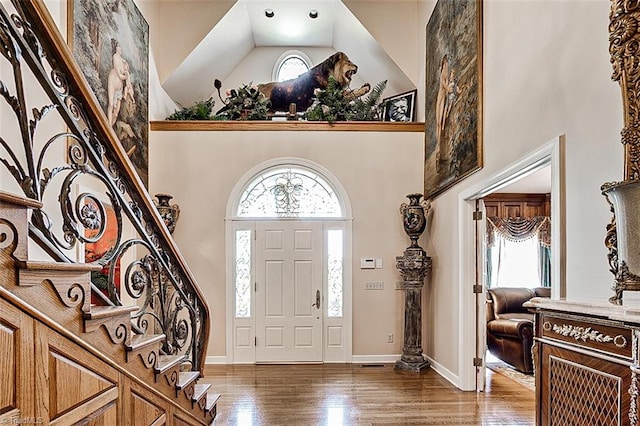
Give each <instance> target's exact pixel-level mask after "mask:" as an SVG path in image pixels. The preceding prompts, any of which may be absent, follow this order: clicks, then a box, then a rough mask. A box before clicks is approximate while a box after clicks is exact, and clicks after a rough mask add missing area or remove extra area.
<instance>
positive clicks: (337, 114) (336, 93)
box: [303, 77, 387, 123]
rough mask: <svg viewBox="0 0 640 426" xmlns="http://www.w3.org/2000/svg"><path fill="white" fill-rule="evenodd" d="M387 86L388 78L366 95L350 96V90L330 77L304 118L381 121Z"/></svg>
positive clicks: (310, 119)
mask: <svg viewBox="0 0 640 426" xmlns="http://www.w3.org/2000/svg"><path fill="white" fill-rule="evenodd" d="M386 87H387V80H384V81H381V82H380V83H378V84H376V85H375V86H374V87H373V89H371V92H369V94H368V95H367V96H366V97H360V98H355V99H352V98H349V97H348V96H347V94H348V92H346V93H345V90H344V89H342V88H341V87H340V85H339V84H338V82H337V81H336V80H335V79H334V78H333V77H329V82H328V84H327V88H326V89H325V90H317V91H316V93H315V94H314V96H315V101H314V102H313V104H312V105H311V106H310V107H309V109H307V111H305V113H304V114H303V118H305V119H306V120H309V121H328V122H329V123H333V122H336V121H379V120H380V114H381V105H380V102H379V101H380V96H381V95H382V92H383V91H384V89H385V88H386Z"/></svg>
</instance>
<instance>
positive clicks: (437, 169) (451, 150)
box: [424, 0, 482, 198]
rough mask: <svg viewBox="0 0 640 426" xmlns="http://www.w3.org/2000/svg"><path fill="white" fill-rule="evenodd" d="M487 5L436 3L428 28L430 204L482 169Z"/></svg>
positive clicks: (470, 0)
mask: <svg viewBox="0 0 640 426" xmlns="http://www.w3.org/2000/svg"><path fill="white" fill-rule="evenodd" d="M481 43H482V2H481V0H457V1H444V0H440V1H438V3H436V6H435V9H434V11H433V14H432V15H431V19H430V20H429V23H428V24H427V43H426V46H427V47H426V52H427V63H426V86H425V92H426V96H425V99H426V106H425V176H424V193H425V198H432V197H434V196H436V195H438V194H440V193H441V192H443V191H444V190H446V189H447V188H449V187H451V186H452V185H454V184H455V183H456V182H458V181H460V180H461V179H463V178H465V177H467V176H468V175H470V174H471V173H473V172H474V171H476V170H479V169H480V168H481V167H482V46H481Z"/></svg>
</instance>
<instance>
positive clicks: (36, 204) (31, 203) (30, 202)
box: [0, 191, 42, 209]
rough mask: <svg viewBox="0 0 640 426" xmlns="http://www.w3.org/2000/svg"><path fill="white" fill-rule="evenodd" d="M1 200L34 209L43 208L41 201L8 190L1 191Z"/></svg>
mask: <svg viewBox="0 0 640 426" xmlns="http://www.w3.org/2000/svg"><path fill="white" fill-rule="evenodd" d="M0 201H2V202H3V203H7V204H14V205H17V206H23V207H30V208H34V209H40V208H42V203H41V202H40V201H37V200H34V199H31V198H25V197H21V196H20V195H15V194H11V193H9V192H6V191H0Z"/></svg>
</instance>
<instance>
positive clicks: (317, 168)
mask: <svg viewBox="0 0 640 426" xmlns="http://www.w3.org/2000/svg"><path fill="white" fill-rule="evenodd" d="M282 166H296V167H300V168H303V169H308V170H311V171H313V172H314V173H317V174H318V175H320V176H321V177H323V178H324V179H325V180H326V182H327V183H328V184H329V185H331V186H332V188H333V189H334V191H335V194H336V197H337V198H338V201H339V202H340V207H341V210H342V215H341V216H340V217H328V218H300V220H304V221H314V220H315V221H320V222H323V234H322V235H323V237H322V238H323V265H325V264H326V255H325V254H326V247H324V246H325V243H326V235H325V232H326V230H327V229H343V230H344V247H343V252H344V259H343V262H344V270H343V276H344V283H343V284H344V286H343V309H344V310H343V317H342V318H343V320H342V322H343V327H344V330H345V332H344V340H345V351H344V359H334V357H332V356H331V353H327V352H328V351H327V341H326V338H327V330H326V329H327V326H328V325H329V324H331V323H332V321H328V320H327V316H326V309H324V308H325V307H326V300H323V333H322V334H323V351H322V354H323V355H322V356H323V362H351V359H352V357H353V338H352V336H353V332H352V329H353V319H352V312H353V310H352V293H353V289H352V285H353V278H352V263H353V261H352V260H353V255H352V247H353V244H352V222H353V217H352V210H351V201H350V199H349V196H348V194H347V192H346V190H345V189H344V187H343V186H342V184H341V183H340V181H339V180H338V179H337V178H336V177H335V176H334V175H333V174H332V173H331V172H330V171H329V170H328V169H326V168H325V167H323V166H321V165H320V164H318V163H315V162H313V161H310V160H307V159H304V158H298V157H280V158H274V159H271V160H267V161H264V162H262V163H260V164H258V165H256V166H254V167H253V168H252V169H250V170H248V171H247V172H246V173H245V174H244V175H243V176H242V177H241V178H240V179H239V180H238V181H237V183H236V184H235V186H234V188H233V190H232V191H231V194H230V196H229V199H228V201H227V207H226V216H225V281H226V296H225V298H224V299H225V311H226V315H225V318H226V324H225V341H226V344H225V352H226V354H225V355H224V357H223V358H224V359H225V362H226V363H227V364H234V363H251V364H253V363H255V351H254V361H253V362H251V361H238V360H234V346H233V345H234V338H233V337H234V336H233V333H234V323H235V316H234V303H235V297H234V295H235V290H234V268H233V262H234V247H235V239H234V235H235V230H236V229H238V227H239V226H242V224H243V223H244V224H245V225H247V226H246V228H247V229H248V228H251V229H252V230H253V232H255V222H257V221H276V220H278V218H245V217H238V215H237V211H238V204H239V203H240V199H241V196H242V194H243V192H244V190H245V188H246V187H247V185H249V184H250V183H251V182H252V181H253V179H254V178H256V177H257V176H258V175H259V174H261V173H264V172H266V171H267V170H269V169H273V168H275V167H282ZM280 220H296V219H291V218H287V219H280ZM254 250H255V247H253V246H252V266H251V269H252V278H253V277H255V272H254V270H255V265H254V261H255V252H254ZM323 267H324V266H323ZM325 269H326V268H325ZM326 285H327V283H326V271H324V272H323V286H324V287H325V290H326ZM325 294H326V293H325ZM251 303H252V305H253V304H254V303H255V300H254V298H252V302H251ZM252 309H253V306H252ZM252 312H254V311H252ZM252 321H254V323H255V316H252ZM253 335H254V337H255V328H254V330H253ZM329 352H330V351H329ZM327 355H329V357H328V358H327Z"/></svg>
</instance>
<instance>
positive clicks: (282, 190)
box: [238, 167, 342, 218]
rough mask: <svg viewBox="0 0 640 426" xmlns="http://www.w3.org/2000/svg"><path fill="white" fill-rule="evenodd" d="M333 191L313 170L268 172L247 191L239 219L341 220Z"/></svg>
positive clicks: (241, 200) (278, 169) (340, 212)
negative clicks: (299, 218) (300, 218)
mask: <svg viewBox="0 0 640 426" xmlns="http://www.w3.org/2000/svg"><path fill="white" fill-rule="evenodd" d="M341 215H342V209H341V208H340V202H339V200H338V197H337V196H336V194H335V191H334V190H333V188H332V187H331V186H330V185H329V184H328V182H327V181H326V180H325V179H324V178H322V177H321V176H319V175H318V174H316V173H314V172H313V171H311V170H306V169H302V168H296V167H280V168H276V169H271V170H267V171H265V172H263V173H261V174H260V175H259V176H258V177H256V178H255V179H254V180H253V181H252V182H251V183H249V185H248V186H247V188H246V189H245V191H244V193H243V194H242V197H241V198H240V205H239V206H238V216H239V217H260V218H266V217H274V218H281V217H340V216H341Z"/></svg>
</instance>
